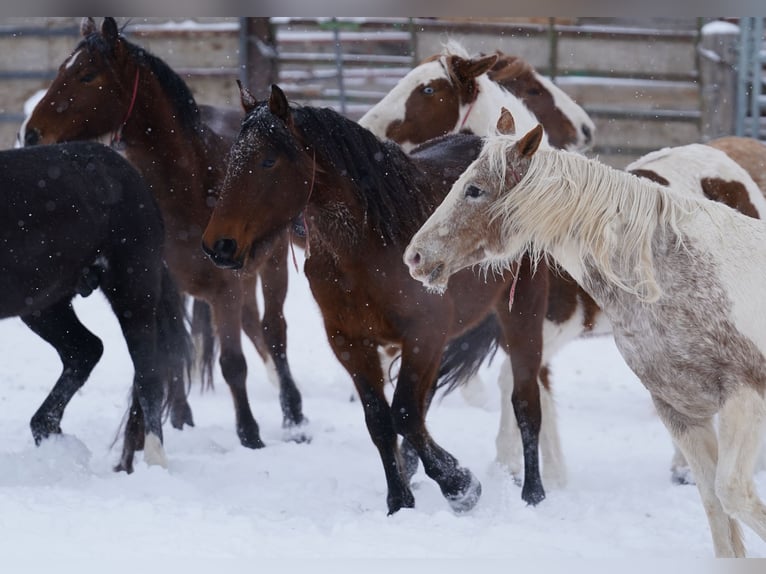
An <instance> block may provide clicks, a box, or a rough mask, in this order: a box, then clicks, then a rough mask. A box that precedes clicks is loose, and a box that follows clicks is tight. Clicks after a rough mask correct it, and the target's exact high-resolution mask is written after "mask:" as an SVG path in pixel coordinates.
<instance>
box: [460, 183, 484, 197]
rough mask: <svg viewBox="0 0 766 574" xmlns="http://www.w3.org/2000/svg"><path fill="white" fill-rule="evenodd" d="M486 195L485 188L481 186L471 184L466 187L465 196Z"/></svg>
mask: <svg viewBox="0 0 766 574" xmlns="http://www.w3.org/2000/svg"><path fill="white" fill-rule="evenodd" d="M482 195H484V190H483V189H482V188H480V187H476V186H475V185H469V186H468V187H467V188H465V196H466V197H473V198H476V197H481V196H482Z"/></svg>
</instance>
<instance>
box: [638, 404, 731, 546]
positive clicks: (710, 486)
mask: <svg viewBox="0 0 766 574" xmlns="http://www.w3.org/2000/svg"><path fill="white" fill-rule="evenodd" d="M652 399H653V400H654V405H655V407H656V408H657V413H658V414H659V415H660V419H661V420H662V422H663V423H664V424H665V427H666V428H667V429H668V431H669V432H670V434H671V436H672V437H673V440H674V441H675V443H676V444H677V445H678V447H679V448H680V449H681V451H682V452H683V454H684V456H685V457H686V460H687V461H688V462H689V466H690V467H691V469H692V472H693V473H694V478H695V479H696V482H697V489H698V490H699V493H700V498H701V499H702V505H703V507H704V508H705V514H706V515H707V519H708V524H709V525H710V533H711V535H712V537H713V547H714V549H715V554H716V556H718V557H733V556H744V554H745V548H744V545H743V543H742V532H741V530H740V527H739V524H738V523H737V521H736V520H734V519H733V518H731V517H729V516H727V514H726V512H725V511H724V509H723V506H722V504H721V500H720V499H719V498H718V495H717V494H716V488H715V483H716V466H717V464H718V460H717V458H718V441H717V440H716V433H715V429H714V428H713V422H712V419H711V418H708V419H705V420H704V421H699V422H697V421H695V423H694V424H687V423H686V422H685V419H684V417H682V415H680V414H679V413H678V412H677V411H675V410H674V409H673V408H672V407H670V406H669V405H668V404H667V403H665V402H663V401H662V400H661V399H659V398H657V397H655V396H652Z"/></svg>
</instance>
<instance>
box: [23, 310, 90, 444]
mask: <svg viewBox="0 0 766 574" xmlns="http://www.w3.org/2000/svg"><path fill="white" fill-rule="evenodd" d="M21 319H22V321H24V323H25V324H26V325H27V326H28V327H29V328H30V329H31V330H32V331H33V332H35V333H36V334H37V335H39V336H40V337H41V338H43V339H44V340H45V341H47V342H48V343H50V344H51V345H52V346H53V347H54V348H55V349H56V352H57V353H58V355H59V358H60V359H61V363H62V366H63V369H62V372H61V375H60V376H59V378H58V380H57V381H56V384H55V385H54V386H53V389H52V390H51V392H50V393H49V394H48V396H47V397H46V398H45V400H44V401H43V403H42V404H41V405H40V408H38V409H37V412H35V414H34V415H33V416H32V420H31V421H30V427H31V429H32V436H33V437H34V439H35V444H37V445H39V444H40V442H41V441H42V440H43V439H44V438H47V437H48V436H50V435H51V434H59V433H61V418H62V417H63V416H64V409H65V408H66V406H67V404H68V403H69V401H70V400H71V399H72V397H73V396H74V394H75V393H76V392H77V390H78V389H79V388H80V387H82V385H83V384H84V383H85V381H86V380H87V379H88V377H89V376H90V373H91V371H92V370H93V367H95V366H96V363H98V361H99V359H100V358H101V355H102V354H103V352H104V345H103V344H102V343H101V339H99V338H98V337H97V336H96V335H94V334H93V333H91V332H90V331H89V330H88V329H86V328H85V326H84V325H83V324H82V323H81V322H80V320H79V319H78V318H77V315H75V312H74V309H73V308H72V304H71V301H60V302H58V303H56V304H54V305H52V306H51V307H48V308H47V309H45V310H43V311H41V312H40V313H39V314H33V315H26V316H23V317H21Z"/></svg>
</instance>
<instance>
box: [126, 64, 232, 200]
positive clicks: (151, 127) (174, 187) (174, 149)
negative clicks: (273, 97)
mask: <svg viewBox="0 0 766 574" xmlns="http://www.w3.org/2000/svg"><path fill="white" fill-rule="evenodd" d="M140 73H141V76H142V78H143V79H142V81H141V82H140V84H139V89H138V91H137V94H136V100H135V104H134V108H133V110H132V112H131V114H130V115H129V116H128V118H127V121H126V122H125V124H124V125H123V128H122V134H121V139H122V141H123V142H124V144H125V154H126V156H127V157H128V159H129V160H130V161H131V162H132V163H133V164H134V165H135V166H136V167H137V168H138V169H139V171H141V172H142V174H143V175H144V177H145V178H146V179H147V180H148V181H149V182H150V183H151V184H152V188H153V192H154V194H155V196H156V197H157V199H158V200H159V201H160V204H163V203H165V204H168V205H166V206H165V208H163V212H167V211H168V209H167V207H168V206H172V207H173V208H176V207H179V206H180V205H182V204H186V205H185V207H184V209H194V210H195V211H197V210H201V209H202V208H203V206H204V205H205V203H206V201H207V194H208V191H209V190H215V189H218V188H219V187H220V182H221V181H222V180H223V173H224V167H225V165H224V158H225V157H226V154H227V152H228V146H226V142H225V141H224V140H223V138H221V137H220V136H218V135H217V134H215V133H214V132H213V131H212V130H210V129H209V128H208V127H207V126H206V125H204V124H202V123H201V122H200V124H199V127H198V128H196V129H194V128H191V129H190V128H189V127H188V126H184V125H182V123H181V121H180V120H179V119H178V116H179V114H178V110H177V109H176V107H175V105H174V103H173V101H172V98H171V97H170V96H169V95H168V94H167V93H166V92H165V90H164V88H163V87H162V86H161V85H160V83H159V82H158V81H157V79H156V78H155V76H154V74H153V73H152V72H151V71H150V70H149V69H148V68H146V67H142V68H141V70H140ZM209 210H210V209H209V208H206V212H209ZM208 214H209V213H208Z"/></svg>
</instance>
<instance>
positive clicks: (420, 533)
mask: <svg viewBox="0 0 766 574" xmlns="http://www.w3.org/2000/svg"><path fill="white" fill-rule="evenodd" d="M299 258H300V257H299ZM76 308H77V310H78V312H79V313H80V316H81V318H82V320H83V321H84V322H85V323H86V324H87V325H88V326H89V327H90V328H91V329H92V330H93V331H94V332H96V333H97V334H98V335H99V336H100V337H101V338H102V339H103V340H104V341H105V346H106V350H105V355H104V357H103V359H102V361H101V362H100V363H99V365H98V366H97V367H96V369H95V370H94V372H93V374H92V376H91V378H90V380H89V381H88V382H87V383H86V385H85V387H84V388H83V389H82V390H81V391H80V392H79V393H78V394H77V395H76V396H75V397H74V399H73V400H72V402H71V404H70V405H69V408H68V410H67V412H66V415H65V417H64V420H63V423H62V427H63V429H64V432H65V434H64V435H63V436H60V437H56V438H54V439H51V440H48V441H46V442H44V443H43V444H42V445H41V446H40V447H39V448H38V447H35V446H34V443H33V440H32V437H31V434H30V432H29V428H28V421H29V418H30V417H31V415H32V413H33V412H34V411H35V410H36V408H37V407H38V405H39V404H40V403H41V402H42V400H43V398H44V396H45V394H46V393H47V392H48V390H49V389H50V387H51V385H52V384H53V381H54V380H55V378H56V377H57V376H58V372H59V364H58V360H57V357H56V355H55V353H54V352H53V351H52V349H51V348H50V347H48V346H47V345H46V344H45V343H44V342H43V341H41V340H40V339H38V338H37V337H36V336H35V335H33V334H32V333H31V331H29V330H28V329H27V328H26V327H25V326H24V325H23V324H22V323H21V321H20V320H18V319H6V320H5V321H2V322H0V340H2V341H3V342H4V347H3V348H4V353H3V357H4V361H3V365H2V369H1V370H0V379H2V380H0V413H2V416H0V436H2V437H4V439H5V442H4V443H3V445H2V448H1V449H0V531H1V532H2V533H3V535H2V536H0V556H3V570H4V571H5V572H19V571H24V572H32V571H42V570H46V571H48V570H52V569H54V568H55V569H56V570H57V571H64V572H75V571H77V572H89V571H95V569H96V568H98V569H99V570H103V569H104V568H103V566H104V565H105V564H108V568H109V571H111V572H128V571H130V572H135V571H136V569H137V568H140V567H144V566H149V567H152V569H151V570H150V571H158V570H159V569H160V567H161V568H162V569H165V570H168V569H169V570H168V571H170V572H181V571H183V572H210V571H211V568H214V569H216V570H213V571H218V572H227V571H233V568H234V567H243V566H244V567H252V569H253V570H256V569H258V570H260V569H261V568H263V567H264V566H265V565H271V564H274V566H276V567H279V568H283V567H284V562H285V560H287V561H288V563H289V564H300V565H302V568H301V569H306V570H310V571H318V572H323V571H325V568H322V565H325V566H327V568H326V570H328V571H329V569H330V568H332V570H333V571H338V570H341V571H343V569H344V567H349V566H354V565H355V567H354V568H355V569H356V568H358V567H361V568H363V571H364V572H375V571H379V570H377V569H376V568H378V567H379V566H380V565H381V564H383V563H385V562H383V563H380V562H377V561H370V560H367V559H370V558H374V559H380V558H386V559H388V561H394V559H397V561H396V562H395V563H396V564H399V565H400V566H401V567H400V568H398V569H399V570H401V571H415V570H414V569H412V568H414V567H415V565H417V564H421V565H427V566H428V567H429V568H433V567H435V565H440V571H442V572H453V571H457V570H456V568H457V567H458V565H461V570H462V569H463V568H464V567H466V566H467V567H476V565H480V564H485V565H490V564H491V565H494V566H496V567H498V568H499V567H502V568H503V570H507V568H509V567H512V566H513V564H517V565H518V564H519V560H522V561H523V560H525V559H526V560H540V559H544V560H546V561H551V560H553V561H555V560H567V564H569V559H571V558H598V559H615V560H620V569H621V571H625V568H626V566H627V567H628V568H631V567H633V566H635V562H634V560H633V558H631V557H644V558H645V557H654V558H661V559H665V560H669V559H678V560H683V563H684V564H685V565H686V566H687V567H688V566H689V561H690V560H692V559H707V558H710V557H712V555H713V550H712V543H711V539H710V535H709V533H708V527H707V522H706V520H705V515H704V512H703V509H702V506H701V504H700V501H699V496H698V494H697V491H696V488H694V487H687V486H675V485H673V484H671V482H670V473H669V463H670V457H671V454H672V449H671V445H670V440H669V438H668V436H667V433H666V432H665V430H664V429H663V428H662V425H661V424H660V422H659V420H658V419H657V417H656V416H655V415H654V413H653V410H652V407H651V403H650V400H649V397H648V393H647V392H646V391H645V390H644V389H643V387H642V386H641V385H640V383H639V382H638V381H637V380H636V379H635V377H634V376H633V375H632V373H631V372H630V371H629V370H628V369H627V367H626V366H625V365H624V363H623V362H622V360H621V358H620V357H619V355H618V353H617V351H616V350H615V347H614V344H613V342H612V341H611V340H610V339H609V338H596V339H587V340H581V341H576V342H574V343H572V344H571V345H570V346H569V347H567V348H566V349H564V351H562V353H561V354H560V355H559V356H558V357H557V359H556V361H555V362H554V364H553V369H554V370H553V375H554V392H555V396H556V400H557V405H558V411H559V415H560V429H561V433H562V440H563V448H564V452H565V455H566V460H567V463H568V471H569V484H568V485H567V486H566V487H565V488H563V489H559V490H549V491H548V497H547V499H546V500H545V501H543V502H542V503H541V504H540V505H539V506H537V507H527V506H526V505H525V504H524V503H523V502H522V501H521V499H520V489H519V487H518V486H516V485H515V484H514V483H513V482H512V481H511V480H510V479H508V478H507V477H506V476H505V475H504V473H503V472H502V471H500V470H499V469H498V468H496V467H495V466H494V465H493V464H492V461H493V458H494V437H495V432H496V426H497V421H498V417H499V406H498V404H497V398H498V395H499V393H498V390H497V388H496V386H495V384H494V380H495V378H496V375H497V372H498V371H499V366H500V362H499V361H497V360H496V361H495V362H493V363H492V364H490V365H488V366H485V367H483V368H482V376H483V378H484V380H485V384H486V385H487V388H486V391H487V395H488V397H489V400H488V402H487V405H486V407H485V408H477V407H474V406H469V405H468V404H467V403H466V402H465V400H464V399H463V398H462V396H461V394H460V393H454V394H452V395H449V396H447V397H446V398H444V399H443V400H442V401H437V402H435V404H434V405H433V407H432V409H431V412H430V414H429V419H428V421H429V428H430V430H431V432H432V434H433V435H434V437H435V438H436V440H437V441H439V442H440V444H442V445H443V446H445V447H446V448H447V449H448V450H450V451H451V452H452V453H453V454H455V455H456V456H457V457H458V458H459V459H460V461H461V463H462V464H464V465H466V466H468V467H469V468H471V469H472V470H473V471H474V473H475V474H476V475H477V476H478V477H479V479H480V480H481V482H482V487H483V494H482V498H481V500H480V501H479V503H478V505H477V506H476V508H474V509H473V510H472V511H471V512H469V513H467V514H465V515H460V516H458V515H455V514H453V513H452V512H451V511H450V509H449V506H448V505H447V502H446V501H445V500H444V499H443V498H442V496H441V494H440V492H439V489H438V487H437V486H436V484H435V483H434V482H432V481H431V480H430V479H428V478H427V477H426V476H425V475H424V474H423V473H422V470H421V471H419V472H418V474H417V475H416V476H415V489H414V492H415V496H416V508H414V509H408V510H402V511H400V512H399V513H397V514H396V515H394V516H390V517H389V516H386V503H385V498H386V490H385V481H384V478H383V472H382V468H381V464H380V461H379V458H378V454H377V451H376V450H375V448H374V447H373V445H372V442H371V441H370V438H369V436H368V434H367V431H366V428H365V426H364V418H363V415H362V408H361V406H360V405H359V403H358V401H356V402H350V401H349V397H350V395H351V393H352V386H351V382H350V379H349V377H348V375H347V374H346V373H345V371H343V370H342V368H341V367H340V366H339V364H338V363H337V362H336V361H335V359H334V358H333V357H332V355H331V353H330V351H329V347H328V345H327V343H326V340H325V337H324V333H323V330H322V326H321V320H320V317H319V314H318V310H317V307H316V305H315V303H314V301H313V299H312V298H311V296H310V293H309V291H308V287H307V282H306V278H305V277H304V276H303V275H302V273H298V272H297V271H295V270H293V269H291V277H290V291H289V293H288V299H287V308H286V314H287V321H288V335H289V351H288V352H289V359H290V362H291V367H292V370H293V374H294V376H295V378H296V380H297V381H298V383H299V385H300V387H301V389H302V392H303V396H304V411H305V413H306V415H307V416H308V417H309V419H310V421H311V422H310V429H311V432H312V434H313V440H312V442H311V443H310V444H295V443H291V442H284V441H283V440H282V432H283V431H282V428H281V413H280V409H279V402H278V397H277V392H276V389H275V388H274V387H273V386H271V385H269V383H268V382H267V380H266V373H265V369H264V368H263V365H262V363H261V362H260V360H259V359H258V357H257V355H256V353H255V351H254V349H253V348H252V347H250V346H248V347H246V353H247V359H248V366H249V376H248V392H249V394H250V400H251V405H252V408H253V410H254V413H255V416H256V418H257V420H258V422H259V424H260V426H261V432H262V437H263V439H264V441H265V442H266V444H267V447H266V448H264V449H261V450H258V451H251V450H247V449H245V448H243V447H241V446H240V445H239V443H238V440H237V438H236V435H235V433H234V421H233V409H232V405H231V399H230V396H229V393H228V390H227V389H226V388H225V384H224V383H223V380H222V378H221V376H220V372H217V373H216V381H217V387H216V389H215V390H214V391H213V392H206V393H204V394H203V393H201V392H200V391H199V390H198V389H194V390H193V391H192V395H191V397H190V401H191V405H192V408H193V410H194V417H195V422H196V427H194V428H192V429H185V430H183V431H177V430H175V429H172V428H170V427H169V425H168V427H167V429H166V431H165V446H166V449H167V454H168V458H169V461H170V462H169V468H168V469H167V470H163V469H161V468H157V467H147V466H146V465H145V464H144V462H143V460H142V456H141V455H139V457H138V461H137V464H136V472H135V473H134V474H132V475H130V476H128V475H125V474H116V473H114V472H112V470H111V467H112V465H113V464H114V463H115V462H116V461H117V459H118V455H119V449H120V444H119V443H118V444H117V445H116V446H112V441H113V439H114V436H115V432H116V429H117V426H118V424H119V422H120V420H121V418H122V416H123V414H124V412H125V407H126V404H127V395H128V390H129V389H128V387H129V381H130V378H131V376H132V366H131V364H130V361H129V358H128V355H127V350H126V347H125V344H124V342H123V341H122V339H121V335H120V333H119V330H118V327H117V323H116V321H115V320H114V317H113V316H112V314H111V312H110V311H109V310H108V307H107V305H106V303H105V300H104V299H103V297H102V296H101V294H100V293H94V294H93V295H91V296H90V297H89V298H86V299H77V300H76ZM757 485H758V487H759V489H760V491H761V492H762V493H763V492H766V472H763V471H761V472H759V474H758V475H757ZM745 534H746V542H747V544H748V549H749V553H750V555H752V556H761V557H764V556H766V543H764V542H763V541H761V540H760V539H759V538H758V537H757V536H756V535H755V534H754V533H753V532H752V531H750V530H748V529H747V528H745ZM426 558H427V559H429V560H428V561H424V560H415V561H413V559H426ZM624 558H631V561H630V562H629V563H628V564H627V565H626V564H625V561H624V560H623V559H624ZM360 560H361V562H360ZM408 567H409V568H411V569H412V570H407V568H408ZM418 570H420V568H418ZM348 571H351V570H350V569H349V570H348ZM644 571H645V570H644ZM683 571H687V570H686V568H684V569H683Z"/></svg>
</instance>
